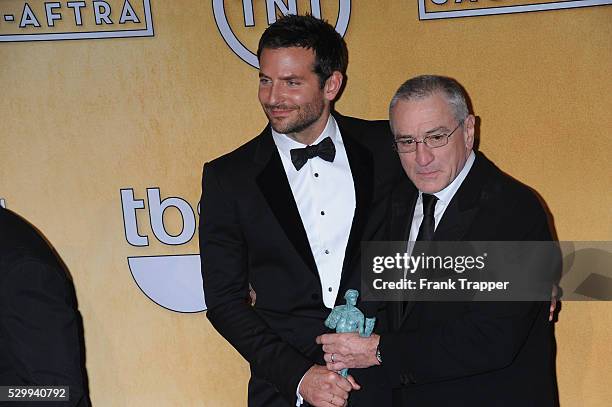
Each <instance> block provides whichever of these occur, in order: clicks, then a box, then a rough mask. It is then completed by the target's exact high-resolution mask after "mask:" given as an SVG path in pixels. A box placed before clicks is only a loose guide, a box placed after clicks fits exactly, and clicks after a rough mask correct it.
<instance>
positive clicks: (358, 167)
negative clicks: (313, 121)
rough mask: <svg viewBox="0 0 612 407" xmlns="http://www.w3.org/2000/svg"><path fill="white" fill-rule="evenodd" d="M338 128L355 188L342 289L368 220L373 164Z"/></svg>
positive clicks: (343, 268)
mask: <svg viewBox="0 0 612 407" xmlns="http://www.w3.org/2000/svg"><path fill="white" fill-rule="evenodd" d="M338 126H339V127H340V134H341V135H342V140H343V142H344V148H345V150H346V155H347V158H348V162H349V166H350V168H351V175H352V177H353V185H354V187H355V213H354V214H353V222H352V225H351V232H350V234H349V239H348V242H347V245H346V250H345V252H344V262H343V265H342V277H341V280H340V287H341V289H342V287H344V286H345V284H346V280H347V278H349V274H350V273H347V272H345V271H346V270H350V269H351V262H352V260H353V258H354V256H355V254H356V253H358V252H359V245H360V244H361V240H362V235H363V229H364V227H365V224H366V222H367V220H368V219H369V213H370V210H371V203H372V193H373V187H374V163H373V158H372V154H371V153H370V151H369V150H368V149H366V148H365V147H363V146H362V145H361V144H359V142H358V141H356V140H355V139H354V137H353V136H351V134H350V133H348V131H347V130H346V129H345V128H343V127H342V126H341V124H340V122H339V123H338ZM338 298H340V299H341V298H342V295H338Z"/></svg>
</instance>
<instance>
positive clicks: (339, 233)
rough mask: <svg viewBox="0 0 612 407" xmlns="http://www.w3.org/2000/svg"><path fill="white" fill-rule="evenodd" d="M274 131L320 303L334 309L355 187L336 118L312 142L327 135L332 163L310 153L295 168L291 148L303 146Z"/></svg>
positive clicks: (353, 205) (350, 220)
mask: <svg viewBox="0 0 612 407" xmlns="http://www.w3.org/2000/svg"><path fill="white" fill-rule="evenodd" d="M272 135H273V137H274V142H275V144H276V146H277V148H278V151H279V153H280V156H281V161H282V163H283V168H284V169H285V173H286V174H287V179H288V180H289V186H290V188H291V191H292V193H293V196H294V199H295V201H296V204H297V207H298V211H299V213H300V218H301V220H302V224H303V225H304V229H305V230H306V235H307V237H308V242H309V244H310V248H311V251H312V254H313V257H314V259H315V263H316V265H317V270H318V273H319V278H320V281H321V291H322V297H323V303H324V304H325V306H326V307H328V308H333V306H334V303H335V301H336V297H337V295H338V289H339V286H340V279H341V276H342V265H343V262H344V255H345V252H346V246H347V243H348V237H349V234H350V231H351V225H352V220H353V215H354V211H355V202H356V199H355V187H354V184H353V179H352V175H351V170H350V166H349V163H348V157H347V154H346V149H345V148H344V144H343V141H342V137H341V135H340V131H339V129H338V126H337V124H336V122H335V119H333V117H332V116H330V119H329V120H328V123H327V125H326V127H325V129H324V131H323V133H321V135H320V136H319V137H318V138H317V140H315V142H314V143H313V144H317V143H319V142H321V140H323V139H325V138H326V137H331V139H332V141H333V142H334V146H335V147H336V156H335V157H334V161H333V162H327V161H325V160H323V159H321V158H319V157H314V158H311V159H309V160H308V161H307V162H306V164H305V165H304V166H303V167H302V168H301V169H300V170H299V171H298V170H296V169H295V167H294V165H293V164H292V162H291V155H290V153H289V151H290V150H291V149H292V148H301V147H304V145H302V144H301V143H298V142H296V141H294V140H292V139H290V138H288V137H287V136H286V135H282V134H279V133H276V132H274V131H272Z"/></svg>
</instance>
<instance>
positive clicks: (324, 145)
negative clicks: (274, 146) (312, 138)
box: [289, 137, 336, 171]
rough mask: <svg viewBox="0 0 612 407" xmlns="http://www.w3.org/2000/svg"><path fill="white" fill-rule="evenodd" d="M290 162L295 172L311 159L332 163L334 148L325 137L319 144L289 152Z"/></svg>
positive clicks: (334, 154) (330, 141)
mask: <svg viewBox="0 0 612 407" xmlns="http://www.w3.org/2000/svg"><path fill="white" fill-rule="evenodd" d="M289 152H290V153H291V162H292V163H293V166H294V167H295V169H296V170H298V171H299V170H300V169H301V168H302V167H303V166H304V164H306V162H307V161H308V160H310V159H311V158H313V157H321V158H322V159H323V160H325V161H329V162H332V161H334V157H335V156H336V146H334V142H333V141H332V139H331V138H329V137H326V138H325V139H323V141H321V142H320V143H319V144H314V145H312V146H308V147H304V148H294V149H292V150H291V151H289Z"/></svg>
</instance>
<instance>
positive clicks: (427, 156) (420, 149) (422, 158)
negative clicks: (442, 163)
mask: <svg viewBox="0 0 612 407" xmlns="http://www.w3.org/2000/svg"><path fill="white" fill-rule="evenodd" d="M415 154H416V157H415V160H416V163H417V164H418V165H419V167H426V166H427V165H429V163H431V162H432V161H433V159H434V155H433V154H432V152H431V149H430V148H429V147H427V146H426V145H425V143H418V144H417V149H416V151H415Z"/></svg>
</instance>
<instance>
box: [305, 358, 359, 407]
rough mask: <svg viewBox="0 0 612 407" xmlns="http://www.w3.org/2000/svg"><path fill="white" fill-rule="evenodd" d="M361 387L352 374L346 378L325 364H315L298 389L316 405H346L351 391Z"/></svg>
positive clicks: (337, 406)
mask: <svg viewBox="0 0 612 407" xmlns="http://www.w3.org/2000/svg"><path fill="white" fill-rule="evenodd" d="M360 388H361V386H359V384H357V382H356V381H355V379H353V377H352V376H349V377H347V378H346V379H345V378H344V377H342V376H340V375H339V374H338V373H336V372H332V371H329V370H327V369H326V368H325V366H320V365H313V366H312V367H311V368H310V369H308V371H307V372H306V374H305V375H304V378H303V379H302V383H301V384H300V388H299V389H298V391H299V393H300V395H301V396H302V397H303V398H304V400H305V401H307V402H308V403H309V404H310V405H312V406H314V407H344V406H346V405H347V400H348V396H349V392H350V391H351V390H359V389H360Z"/></svg>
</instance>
